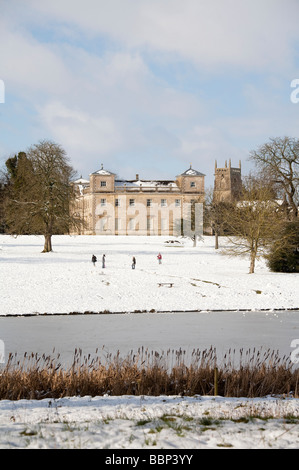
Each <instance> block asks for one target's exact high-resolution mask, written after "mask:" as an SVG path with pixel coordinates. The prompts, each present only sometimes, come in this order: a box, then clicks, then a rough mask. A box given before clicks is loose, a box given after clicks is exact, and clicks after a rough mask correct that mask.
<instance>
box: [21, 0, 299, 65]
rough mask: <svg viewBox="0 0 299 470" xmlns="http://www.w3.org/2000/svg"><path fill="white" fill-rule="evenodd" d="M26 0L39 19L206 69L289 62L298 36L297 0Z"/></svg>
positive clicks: (286, 63)
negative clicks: (68, 26) (189, 62)
mask: <svg viewBox="0 0 299 470" xmlns="http://www.w3.org/2000/svg"><path fill="white" fill-rule="evenodd" d="M28 4H29V5H30V6H31V9H32V11H31V13H32V12H33V14H34V15H35V17H36V18H38V21H40V18H43V21H44V22H45V23H47V22H49V21H51V20H55V21H57V22H59V24H61V25H65V24H67V25H69V24H72V25H75V26H76V28H78V29H79V30H80V31H81V32H83V33H84V34H85V35H89V36H99V35H107V36H108V37H109V38H110V39H111V40H114V41H116V42H118V43H121V44H122V47H124V46H125V47H128V48H136V49H139V50H140V49H142V50H147V51H154V53H155V54H157V53H162V54H165V55H166V56H165V57H167V55H168V58H169V57H170V55H171V54H174V56H175V57H176V59H177V57H180V58H181V59H182V60H188V61H192V62H193V63H194V64H197V65H200V66H202V67H208V68H210V67H212V68H214V67H218V68H219V67H227V66H237V67H243V68H244V69H246V70H248V69H254V70H264V69H265V68H266V69H267V68H270V69H273V67H275V66H277V64H280V65H282V64H283V65H284V66H287V67H290V66H292V62H293V60H292V53H293V50H292V47H293V46H294V41H295V40H296V41H298V28H297V18H298V14H299V4H298V2H297V1H296V0H286V1H284V2H281V1H280V0H263V2H260V1H259V0H250V1H247V2H245V1H242V2H240V0H226V1H225V2H224V1H223V0H209V1H200V2H199V1H198V0H186V1H184V2H182V1H181V0H164V1H163V2H161V0H150V1H142V2H137V1H136V0H109V2H107V1H106V0H85V2H84V8H82V2H81V1H78V0H77V1H74V0H52V1H51V2H40V1H39V0H30V1H28ZM31 21H32V18H31ZM169 54H170V55H169ZM219 72H220V73H221V70H219Z"/></svg>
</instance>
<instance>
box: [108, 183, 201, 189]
mask: <svg viewBox="0 0 299 470" xmlns="http://www.w3.org/2000/svg"><path fill="white" fill-rule="evenodd" d="M106 186H107V183H106V181H101V188H105V187H106ZM190 188H195V181H191V182H190Z"/></svg>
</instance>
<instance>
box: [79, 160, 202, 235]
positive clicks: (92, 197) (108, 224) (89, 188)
mask: <svg viewBox="0 0 299 470" xmlns="http://www.w3.org/2000/svg"><path fill="white" fill-rule="evenodd" d="M204 178H205V175H204V174H202V173H200V172H199V171H196V170H194V169H193V168H192V166H191V165H190V168H189V169H187V170H186V171H185V172H184V173H182V174H180V175H178V176H177V177H176V179H175V180H146V179H142V178H140V177H139V175H138V174H136V178H135V179H133V180H123V179H117V177H116V175H115V174H114V173H112V172H111V171H108V170H106V169H104V168H103V165H102V167H101V169H100V170H98V171H96V172H94V173H92V174H91V175H90V176H89V180H85V179H82V178H80V179H78V180H76V181H74V182H73V185H74V187H75V191H76V200H75V203H74V205H73V207H72V208H71V211H72V213H73V214H77V215H78V216H80V217H81V218H82V219H83V220H84V225H82V227H81V229H80V231H79V232H76V233H80V234H86V235H178V234H181V233H180V231H181V227H182V223H184V224H185V227H186V226H187V225H188V224H189V225H190V224H191V223H193V226H194V218H195V220H196V221H197V223H198V224H201V221H200V217H201V214H202V210H201V209H202V205H203V204H202V203H203V202H204V191H205V189H204ZM194 208H196V209H194ZM192 211H193V212H192ZM191 214H193V216H191ZM192 217H193V221H192V222H191V219H192ZM186 230H187V229H186Z"/></svg>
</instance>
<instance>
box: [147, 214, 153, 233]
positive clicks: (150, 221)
mask: <svg viewBox="0 0 299 470" xmlns="http://www.w3.org/2000/svg"><path fill="white" fill-rule="evenodd" d="M146 228H147V230H153V228H154V220H153V218H152V217H148V218H147V220H146Z"/></svg>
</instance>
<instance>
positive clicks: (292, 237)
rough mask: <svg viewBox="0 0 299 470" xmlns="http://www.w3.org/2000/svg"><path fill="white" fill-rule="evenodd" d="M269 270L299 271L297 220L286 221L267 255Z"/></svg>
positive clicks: (298, 224) (298, 222)
mask: <svg viewBox="0 0 299 470" xmlns="http://www.w3.org/2000/svg"><path fill="white" fill-rule="evenodd" d="M267 260H268V266H269V268H270V270H271V271H274V272H282V273H298V272H299V221H294V222H287V223H286V224H285V225H284V227H283V229H282V231H281V234H280V237H279V239H277V240H276V241H275V242H274V243H273V245H272V247H271V250H270V253H269V255H268V256H267Z"/></svg>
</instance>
